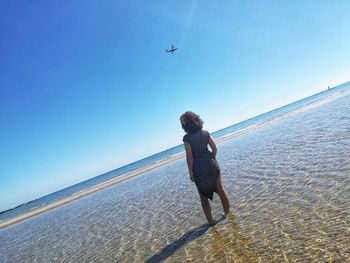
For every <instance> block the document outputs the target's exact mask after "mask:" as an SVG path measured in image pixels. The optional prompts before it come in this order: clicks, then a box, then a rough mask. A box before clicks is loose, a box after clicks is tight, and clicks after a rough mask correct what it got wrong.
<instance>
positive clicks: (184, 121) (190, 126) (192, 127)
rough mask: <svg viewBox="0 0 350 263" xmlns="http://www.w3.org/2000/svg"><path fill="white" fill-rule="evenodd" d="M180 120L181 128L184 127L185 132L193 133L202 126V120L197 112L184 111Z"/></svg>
mask: <svg viewBox="0 0 350 263" xmlns="http://www.w3.org/2000/svg"><path fill="white" fill-rule="evenodd" d="M180 122H181V126H182V129H184V130H185V132H186V133H195V132H197V131H200V130H202V128H203V120H202V119H201V118H200V117H199V115H198V114H196V113H194V112H192V111H186V112H185V113H184V114H182V115H181V117H180Z"/></svg>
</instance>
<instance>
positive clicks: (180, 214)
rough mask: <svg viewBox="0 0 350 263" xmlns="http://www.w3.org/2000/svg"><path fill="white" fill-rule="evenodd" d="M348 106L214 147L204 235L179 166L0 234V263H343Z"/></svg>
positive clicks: (349, 160) (349, 225)
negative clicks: (217, 173)
mask: <svg viewBox="0 0 350 263" xmlns="http://www.w3.org/2000/svg"><path fill="white" fill-rule="evenodd" d="M349 105H350V96H345V97H342V98H339V99H337V100H334V101H332V102H330V103H328V104H325V105H322V106H320V107H318V108H314V109H311V110H309V111H306V112H303V113H299V114H297V115H295V116H293V117H290V118H288V119H285V120H282V121H279V122H276V123H273V124H271V125H269V126H266V127H263V128H261V129H258V130H255V131H252V132H250V133H248V134H246V135H244V136H241V137H238V138H236V139H234V140H231V141H227V142H225V143H222V144H220V145H219V146H218V148H219V156H218V160H219V162H220V165H221V169H222V176H223V181H224V183H225V186H226V190H227V192H228V194H229V198H230V201H231V204H232V214H230V215H229V216H228V218H227V219H224V220H221V221H220V223H219V224H218V225H217V226H215V227H213V228H208V227H207V225H205V224H204V222H205V218H204V215H203V213H202V211H201V208H200V202H199V198H198V196H197V193H196V190H195V187H194V185H193V184H192V183H191V182H190V181H189V179H188V175H187V168H186V163H185V160H184V159H181V160H178V161H175V162H174V163H171V164H168V165H166V166H163V167H161V168H158V169H156V170H153V171H151V172H147V173H145V174H144V175H142V176H139V177H135V178H133V179H130V180H128V181H124V182H122V183H120V184H117V185H114V186H112V187H109V188H106V189H104V190H101V191H99V192H96V193H94V194H91V195H89V196H86V197H84V198H81V199H79V200H77V201H75V202H72V203H69V204H67V205H64V206H62V207H59V208H57V209H54V210H51V211H48V212H46V213H44V214H41V215H39V216H36V217H33V218H31V219H28V220H26V221H23V222H20V223H18V224H16V225H12V226H10V227H7V228H5V229H3V230H1V231H0V243H1V247H0V255H1V258H2V262H144V261H147V262H158V261H160V260H165V262H184V261H187V262H232V261H233V262H283V261H286V262H288V261H289V262H297V261H298V262H310V261H315V262H316V261H317V262H319V261H321V262H323V261H324V262H328V261H329V262H333V261H334V262H345V261H350V205H349V204H350V151H349V149H350V114H349V113H350V112H349V108H350V107H349ZM212 208H213V214H214V216H215V218H217V219H218V218H220V216H221V215H222V209H221V205H220V202H219V198H218V197H217V196H215V197H214V203H213V204H212Z"/></svg>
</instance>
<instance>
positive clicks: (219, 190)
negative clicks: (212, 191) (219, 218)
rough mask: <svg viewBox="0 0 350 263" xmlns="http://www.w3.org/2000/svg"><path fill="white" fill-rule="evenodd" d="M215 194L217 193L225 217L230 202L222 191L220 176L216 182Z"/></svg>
mask: <svg viewBox="0 0 350 263" xmlns="http://www.w3.org/2000/svg"><path fill="white" fill-rule="evenodd" d="M216 192H217V193H218V195H219V197H220V200H221V204H222V207H223V209H224V212H225V214H226V215H227V214H228V213H229V212H230V201H229V200H228V197H227V193H226V191H225V189H224V185H223V184H222V181H221V176H219V177H218V179H217V180H216Z"/></svg>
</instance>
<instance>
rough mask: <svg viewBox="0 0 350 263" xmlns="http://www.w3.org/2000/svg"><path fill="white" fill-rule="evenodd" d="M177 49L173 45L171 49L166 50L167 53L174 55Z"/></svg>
mask: <svg viewBox="0 0 350 263" xmlns="http://www.w3.org/2000/svg"><path fill="white" fill-rule="evenodd" d="M176 49H177V47H174V46H173V45H171V49H165V51H166V52H168V53H171V54H174V52H175V50H176Z"/></svg>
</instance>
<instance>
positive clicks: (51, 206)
mask: <svg viewBox="0 0 350 263" xmlns="http://www.w3.org/2000/svg"><path fill="white" fill-rule="evenodd" d="M348 93H349V92H339V93H335V94H331V95H329V96H328V97H326V98H323V99H320V100H318V101H315V102H313V103H310V104H308V105H306V106H304V107H301V108H298V109H296V110H293V111H290V112H288V113H286V114H283V115H281V116H278V117H275V118H272V119H270V120H267V121H265V122H262V123H259V124H256V125H252V126H249V127H247V128H244V129H241V130H239V131H237V132H233V133H231V134H228V135H225V136H223V137H221V138H218V139H216V140H215V141H216V143H218V144H219V143H222V142H224V141H227V140H230V139H233V138H235V137H237V136H240V135H243V134H246V133H248V132H250V131H253V130H255V129H258V128H261V127H264V126H266V125H269V124H271V123H273V122H276V121H279V120H282V119H285V118H288V117H291V116H293V115H296V114H298V113H301V112H305V111H307V110H310V109H313V108H316V107H318V106H321V105H323V104H326V103H328V102H330V101H332V100H334V99H336V98H339V97H341V96H344V95H346V94H348ZM184 156H185V153H184V152H181V153H179V154H176V155H173V156H171V157H169V158H166V159H164V160H161V161H159V162H157V163H155V164H152V165H148V166H145V167H141V168H139V169H136V170H133V171H131V172H128V173H126V174H123V175H121V176H118V177H116V178H113V179H110V180H108V181H105V182H103V183H100V184H98V185H96V186H93V187H90V188H87V189H85V190H83V191H80V192H78V193H74V194H72V195H71V196H69V197H66V198H64V199H62V200H60V201H58V202H55V203H52V204H49V205H47V206H44V207H41V208H38V209H35V210H33V211H31V212H29V213H26V214H24V215H21V216H18V217H16V218H12V219H10V220H7V221H4V222H2V223H0V228H5V227H7V226H10V225H12V224H15V223H18V222H20V221H23V220H25V219H28V218H31V217H33V216H36V215H38V214H41V213H44V212H46V211H48V210H51V209H54V208H57V207H59V206H62V205H64V204H67V203H69V202H72V201H74V200H77V199H79V198H81V197H84V196H87V195H89V194H91V193H94V192H97V191H99V190H101V189H104V188H106V187H109V186H112V185H114V184H117V183H120V182H122V181H124V180H127V179H130V178H133V177H135V176H138V175H141V174H143V173H145V172H148V171H151V170H153V169H156V168H158V167H161V166H163V165H165V164H169V163H171V162H173V161H175V160H177V159H180V158H183V157H184Z"/></svg>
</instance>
